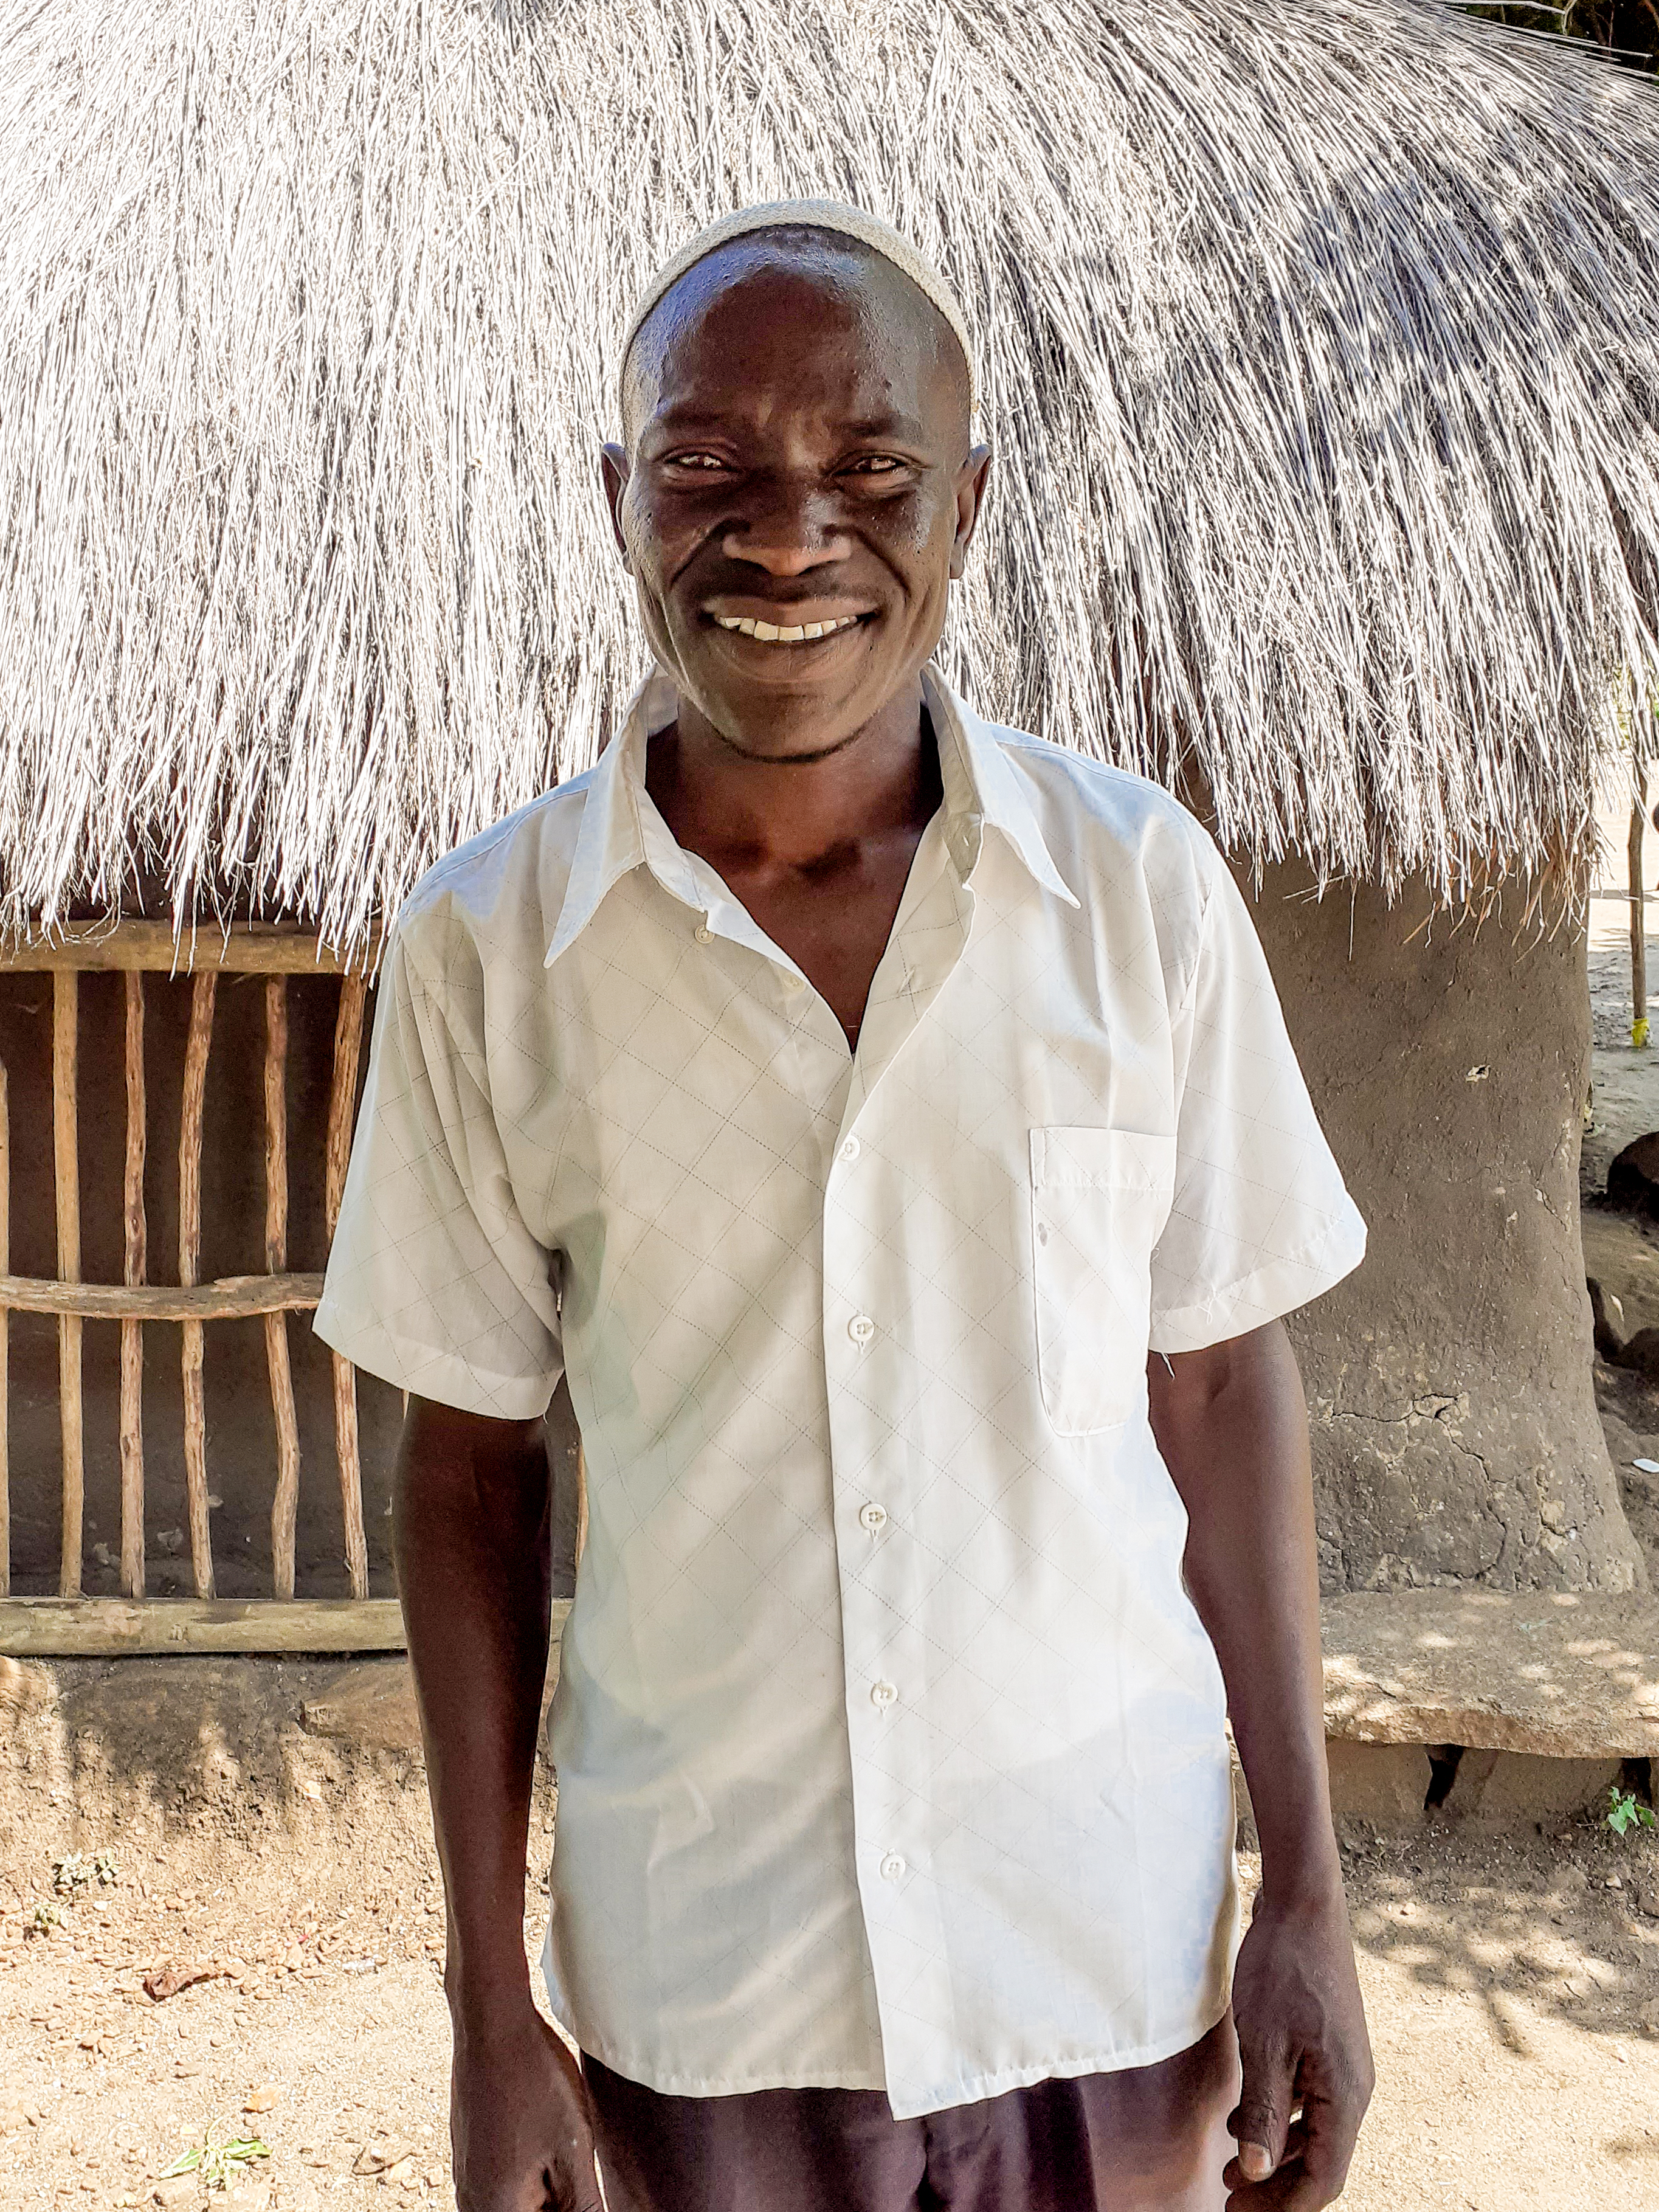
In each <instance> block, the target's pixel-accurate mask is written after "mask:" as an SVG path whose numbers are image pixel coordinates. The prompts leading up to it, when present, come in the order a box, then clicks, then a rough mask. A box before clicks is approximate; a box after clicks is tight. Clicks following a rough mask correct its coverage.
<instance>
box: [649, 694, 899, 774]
mask: <svg viewBox="0 0 1659 2212" xmlns="http://www.w3.org/2000/svg"><path fill="white" fill-rule="evenodd" d="M691 697H692V700H693V702H694V703H695V704H696V707H697V708H698V709H699V712H700V713H701V714H702V719H703V720H705V721H706V722H707V723H708V726H709V727H710V728H711V729H712V730H713V732H714V735H715V736H716V737H717V738H720V742H721V743H722V744H724V745H726V747H727V749H728V750H731V751H732V752H734V753H740V754H741V755H742V756H743V757H744V759H745V760H751V761H754V762H755V763H757V764H760V763H767V764H769V765H774V766H779V767H784V766H788V765H790V764H792V763H801V764H805V763H808V762H811V761H814V760H822V759H823V758H824V757H826V756H827V755H829V754H830V753H835V752H839V751H840V750H842V748H843V747H844V746H847V745H849V744H853V743H854V740H855V739H857V738H859V737H860V735H861V734H862V733H863V732H864V731H865V730H866V729H867V728H868V727H869V726H870V724H871V722H872V720H874V719H875V717H876V716H877V715H878V714H879V713H880V711H881V708H882V706H883V704H884V698H882V697H880V696H872V697H871V698H870V699H868V700H866V699H864V698H862V697H860V696H854V697H852V698H848V697H847V696H844V695H843V696H836V697H829V698H826V697H825V696H823V693H822V691H820V690H807V689H798V688H796V687H795V686H793V685H782V686H780V687H779V688H778V689H777V690H775V691H774V690H771V688H770V687H768V690H767V691H766V692H765V693H764V694H763V696H758V697H757V696H756V694H755V692H754V691H753V690H749V691H746V692H745V694H744V697H743V698H742V699H740V700H738V699H733V698H732V697H730V696H724V697H722V696H720V695H719V694H718V693H712V692H711V691H710V690H708V689H705V688H703V687H699V688H698V690H695V691H693V692H692V694H691Z"/></svg>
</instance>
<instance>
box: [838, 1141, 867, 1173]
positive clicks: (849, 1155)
mask: <svg viewBox="0 0 1659 2212" xmlns="http://www.w3.org/2000/svg"><path fill="white" fill-rule="evenodd" d="M863 1149H864V1148H863V1146H861V1145H860V1143H859V1140H858V1139H857V1138H856V1137H849V1138H848V1139H847V1142H846V1143H845V1144H844V1145H843V1146H842V1148H841V1157H842V1159H843V1160H845V1161H846V1163H847V1164H848V1167H851V1165H852V1164H853V1162H854V1160H855V1159H857V1158H858V1156H859V1154H860V1152H861V1151H862V1150H863Z"/></svg>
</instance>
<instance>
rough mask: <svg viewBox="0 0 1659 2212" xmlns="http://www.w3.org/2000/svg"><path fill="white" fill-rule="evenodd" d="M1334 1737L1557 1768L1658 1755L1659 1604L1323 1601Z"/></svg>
mask: <svg viewBox="0 0 1659 2212" xmlns="http://www.w3.org/2000/svg"><path fill="white" fill-rule="evenodd" d="M1322 1629H1323V1635H1324V1644H1325V1733H1326V1735H1327V1736H1328V1737H1330V1738H1334V1739H1335V1740H1336V1741H1340V1742H1351V1743H1360V1744H1430V1743H1434V1744H1439V1743H1456V1744H1463V1745H1466V1746H1468V1747H1469V1748H1470V1749H1471V1750H1479V1751H1509V1752H1528V1753H1534V1754H1535V1755H1537V1756H1540V1757H1543V1758H1548V1759H1650V1758H1653V1757H1655V1756H1659V1601H1655V1600H1654V1599H1653V1598H1651V1597H1647V1596H1630V1597H1626V1596H1618V1597H1613V1596H1601V1595H1595V1594H1593V1593H1591V1594H1580V1593H1569V1592H1561V1593H1553V1592H1540V1591H1533V1592H1521V1593H1518V1594H1511V1593H1509V1592H1505V1591H1499V1590H1480V1589H1420V1590H1386V1591H1377V1592H1375V1593H1371V1592H1366V1593H1364V1594H1362V1595H1350V1596H1345V1597H1334V1598H1327V1599H1326V1601H1325V1602H1324V1605H1323V1607H1322Z"/></svg>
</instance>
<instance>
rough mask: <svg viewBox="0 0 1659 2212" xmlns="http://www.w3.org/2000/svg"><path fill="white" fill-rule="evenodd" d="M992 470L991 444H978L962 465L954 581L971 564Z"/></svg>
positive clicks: (952, 570) (953, 561)
mask: <svg viewBox="0 0 1659 2212" xmlns="http://www.w3.org/2000/svg"><path fill="white" fill-rule="evenodd" d="M990 474H991V448H990V447H988V446H975V447H974V449H973V451H972V453H969V456H968V458H967V459H966V460H965V461H964V462H963V465H962V474H961V475H960V476H959V477H957V534H956V540H955V543H954V544H952V545H951V580H952V582H954V581H955V580H956V579H957V577H959V576H960V575H961V574H962V573H963V569H964V568H966V567H967V566H968V548H969V545H970V544H972V543H973V538H974V532H975V529H976V528H977V527H978V526H979V517H980V510H981V507H983V506H984V504H985V487H986V484H987V482H988V481H989V478H990Z"/></svg>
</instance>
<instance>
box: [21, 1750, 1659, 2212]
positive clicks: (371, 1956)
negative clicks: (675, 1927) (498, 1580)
mask: <svg viewBox="0 0 1659 2212" xmlns="http://www.w3.org/2000/svg"><path fill="white" fill-rule="evenodd" d="M390 1795H391V1796H392V1797H393V1798H395V1799H397V1801H398V1802H395V1803H392V1804H389V1806H388V1808H387V1817H386V1819H385V1820H382V1821H380V1822H377V1823H374V1824H373V1825H372V1826H370V1827H369V1829H368V1832H365V1833H363V1834H362V1836H361V1837H359V1838H356V1841H355V1843H354V1842H352V1840H351V1839H350V1838H347V1839H346V1841H347V1844H348V1846H349V1847H348V1848H346V1849H343V1850H340V1849H337V1850H334V1851H333V1852H332V1853H331V1854H328V1855H323V1854H320V1853H316V1852H313V1853H311V1854H309V1855H306V1856H301V1855H298V1854H295V1852H293V1851H289V1850H283V1849H280V1848H272V1847H269V1846H267V1847H266V1848H265V1849H264V1850H263V1851H260V1850H252V1851H244V1850H240V1848H239V1849H236V1850H228V1849H227V1846H226V1844H225V1843H224V1840H223V1839H222V1838H218V1837H214V1836H211V1835H209V1834H204V1835H203V1836H202V1837H201V1838H200V1839H199V1840H198V1841H191V1839H188V1838H186V1839H185V1840H182V1841H175V1842H174V1843H173V1844H170V1845H169V1846H168V1848H167V1853H166V1855H165V1857H128V1858H123V1857H122V1853H121V1841H120V1838H118V1837H115V1838H111V1839H110V1843H111V1848H112V1852H113V1854H114V1857H115V1858H116V1862H117V1866H118V1879H117V1881H116V1882H115V1884H114V1886H113V1887H109V1888H106V1889H102V1890H100V1889H98V1888H97V1887H94V1888H93V1889H92V1890H91V1891H90V1892H89V1893H88V1894H87V1895H85V1896H84V1897H82V1899H81V1900H80V1901H77V1902H75V1903H72V1904H65V1905H64V1906H63V1919H64V1926H63V1927H62V1928H61V1929H58V1931H56V1932H54V1933H53V1934H52V1935H50V1936H25V1934H24V1932H23V1930H24V1925H25V1923H26V1920H27V1916H28V1909H29V1907H30V1906H31V1905H33V1902H35V1901H36V1900H37V1899H42V1898H44V1897H46V1896H47V1895H49V1894H50V1892H51V1887H52V1872H51V1869H50V1867H49V1866H48V1865H46V1864H44V1863H43V1864H41V1865H40V1866H39V1867H31V1868H17V1869H13V1877H14V1878H13V1880H12V1881H11V1884H10V1887H9V1889H8V1887H7V1886H6V1884H5V1881H4V1879H3V1878H0V1905H3V1911H0V2204H3V2206H4V2207H5V2208H6V2212H12V2208H17V2212H23V2208H28V2212H36V2208H41V2207H63V2208H66V2212H78V2208H81V2207H94V2206H95V2207H100V2208H102V2207H112V2208H113V2207H137V2206H146V2205H149V2204H151V2203H154V2202H155V2190H156V2177H157V2176H158V2175H159V2174H160V2173H161V2171H162V2170H163V2169H164V2168H165V2167H166V2166H167V2165H168V2164H169V2163H170V2162H171V2161H172V2160H173V2159H174V2157H175V2156H176V2155H177V2154H179V2152H180V2151H182V2150H184V2149H185V2148H188V2147H189V2146H190V2145H191V2144H192V2143H195V2142H200V2141H201V2140H202V2139H203V2137H204V2135H206V2134H208V2133H209V2132H210V2131H212V2132H213V2133H214V2134H216V2135H217V2136H219V2137H221V2138H223V2137H224V2136H228V2135H233V2134H234V2133H236V2132H239V2131H241V2130H246V2131H247V2132H248V2133H250V2134H257V2135H258V2137H259V2138H260V2140H261V2141H262V2142H264V2144H265V2145H266V2146H267V2147H268V2148H269V2150H270V2157H269V2158H268V2159H264V2160H255V2161H253V2162H252V2163H251V2164H250V2165H248V2166H246V2168H245V2169H243V2171H244V2172H245V2174H246V2179H245V2180H243V2181H242V2182H241V2183H240V2185H237V2186H235V2187H234V2190H233V2191H232V2193H231V2196H230V2197H229V2199H228V2203H229V2205H231V2206H234V2207H235V2208H237V2212H256V2208H257V2212H264V2208H266V2207H270V2208H272V2212H321V2208H337V2212H350V2208H352V2207H353V2206H362V2207H363V2208H365V2212H368V2208H370V2207H381V2208H385V2212H392V2207H395V2206H396V2205H397V2204H398V2203H407V2204H409V2205H410V2206H418V2207H420V2208H421V2212H428V2208H447V2207H448V2206H450V2205H451V2204H452V2203H453V2197H452V2196H451V2193H450V2191H449V2187H448V2182H447V2172H446V2142H445V2109H446V2094H447V2093H446V2067H447V2022H446V2018H445V2013H444V2008H443V2000H442V1995H441V1986H440V1979H439V1974H440V1965H441V1903H440V1893H439V1889H438V1887H437V1883H436V1880H435V1867H434V1863H433V1860H432V1857H431V1853H430V1849H429V1845H428V1842H427V1840H426V1837H425V1833H424V1827H423V1810H422V1802H421V1798H420V1794H419V1784H418V1783H411V1784H408V1785H406V1786H405V1787H404V1790H403V1791H402V1792H401V1793H398V1791H396V1790H392V1791H391V1792H390ZM545 1842H546V1837H545V1833H544V1834H543V1835H542V1836H541V1837H540V1838H538V1850H539V1848H540V1847H542V1846H544V1844H545ZM1344 1857H1345V1862H1346V1869H1347V1876H1348V1881H1349V1887H1350V1895H1351V1899H1352V1907H1353V1913H1354V1923H1355V1929H1356V1933H1357V1936H1358V1942H1359V1946H1360V1958H1361V1966H1362V1973H1363V1978H1364V1985H1365V1993H1366V2000H1367V2004H1368V2007H1369V2009H1370V2021H1371V2032H1372V2037H1373V2040H1374V2044H1375V2046H1376V2057H1377V2069H1378V2075H1379V2081H1380V2086H1379V2088H1378V2093H1377V2098H1376V2105H1375V2106H1374V2108H1373V2112H1372V2116H1371V2118H1370V2124H1369V2125H1368V2127H1367V2130H1366V2132H1365V2136H1364V2141H1363V2143H1362V2147H1361V2150H1360V2154H1359V2158H1358V2164H1357V2166H1356V2168H1355V2171H1354V2174H1353V2177H1352V2181H1351V2185H1350V2188H1349V2191H1348V2196H1347V2198H1346V2202H1347V2203H1350V2204H1351V2205H1352V2206H1353V2207H1355V2208H1356V2212H1403V2208H1410V2207H1416V2206H1437V2207H1438V2206H1452V2207H1457V2208H1464V2207H1468V2208H1479V2212H1522V2208H1523V2207H1524V2208H1528V2212H1531V2208H1533V2207H1534V2206H1537V2205H1543V2206H1547V2207H1548V2208H1550V2212H1576V2208H1578V2207H1581V2206H1582V2207H1584V2208H1586V2212H1588V2208H1589V2207H1592V2206H1594V2207H1596V2208H1598V2212H1599V2208H1604V2207H1607V2206H1609V2205H1622V2206H1630V2207H1632V2208H1634V2207H1636V2206H1638V2205H1648V2204H1652V2203H1659V1844H1656V1841H1655V1838H1654V1837H1653V1836H1652V1835H1650V1834H1644V1835H1641V1836H1639V1837H1632V1838H1626V1839H1624V1840H1622V1841H1621V1840H1620V1839H1619V1838H1615V1837H1613V1835H1611V1834H1610V1833H1608V1832H1607V1831H1606V1829H1605V1828H1601V1829H1599V1830H1598V1829H1597V1828H1596V1827H1595V1826H1594V1825H1593V1824H1592V1823H1591V1822H1590V1821H1589V1820H1583V1821H1581V1822H1579V1823H1577V1824H1576V1825H1575V1826H1572V1827H1571V1828H1569V1829H1565V1830H1562V1831H1560V1832H1559V1833H1556V1834H1553V1835H1549V1836H1543V1835H1540V1834H1539V1833H1537V1832H1535V1831H1529V1832H1528V1833H1527V1834H1526V1835H1525V1836H1524V1837H1515V1836H1510V1835H1505V1834H1500V1833H1494V1832H1489V1831H1483V1830H1480V1829H1477V1828H1475V1827H1473V1826H1425V1827H1424V1828H1423V1829H1422V1830H1421V1831H1420V1832H1413V1833H1411V1834H1407V1835H1380V1836H1379V1835H1378V1834H1377V1833H1376V1832H1375V1831H1374V1830H1370V1829H1369V1828H1365V1827H1363V1826H1352V1827H1350V1828H1349V1830H1348V1832H1347V1834H1346V1840H1345V1848H1344ZM1244 1863H1245V1869H1246V1875H1247V1879H1249V1881H1251V1882H1252V1883H1253V1881H1254V1879H1255V1863H1254V1861H1253V1859H1251V1858H1250V1857H1249V1856H1248V1855H1247V1857H1246V1858H1245V1862H1244ZM544 1911H545V1905H544V1899H542V1897H541V1896H540V1895H539V1894H538V1891H537V1888H536V1886H535V1885H534V1884H533V1883H532V1885H531V1887H530V1888H529V1890H528V1892H527V1894H526V1942H528V1943H529V1945H530V1946H531V1948H532V1951H533V1950H534V1949H536V1948H538V1942H539V1936H540V1930H541V1926H542V1923H543V1918H544ZM167 1960H179V1961H189V1962H195V1963H201V1964H212V1965H216V1966H219V1967H222V1968H223V1969H224V1970H225V1971H224V1978H219V1979H215V1980H211V1981H206V1982H203V1983H199V1984H196V1985H195V1986H193V1987H191V1988H188V1989H185V1990H183V1991H181V1992H180V1993H179V1995H177V1996H173V1997H171V1998H169V1999H167V2001H166V2002H161V2003H159V2004H158V2003H155V2002H151V2000H150V1999H149V1998H148V1997H147V1996H145V1995H144V1993H143V1977H144V1976H145V1974H146V1973H149V1972H154V1971H155V1969H156V1968H157V1967H158V1966H161V1965H162V1964H163V1963H164V1962H165V1961H167ZM250 2104H252V2105H256V2106H262V2107H263V2109H261V2110H259V2111H258V2112H254V2113H249V2112H245V2111H244V2109H243V2108H244V2107H245V2106H247V2105H250ZM388 2191H390V2192H391V2193H390V2194H388V2193H386V2192H388ZM161 2192H162V2201H164V2202H166V2203H173V2204H177V2205H181V2206H185V2207H188V2208H191V2212H195V2209H196V2208H197V2207H199V2206H200V2205H201V2204H202V2203H203V2202H204V2195H203V2191H202V2190H201V2188H200V2185H199V2184H198V2183H197V2182H196V2181H194V2180H185V2181H184V2182H181V2183H176V2184H163V2185H161ZM218 2201H219V2202H220V2203H226V2202H227V2200H226V2199H224V2198H220V2199H219V2200H218Z"/></svg>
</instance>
